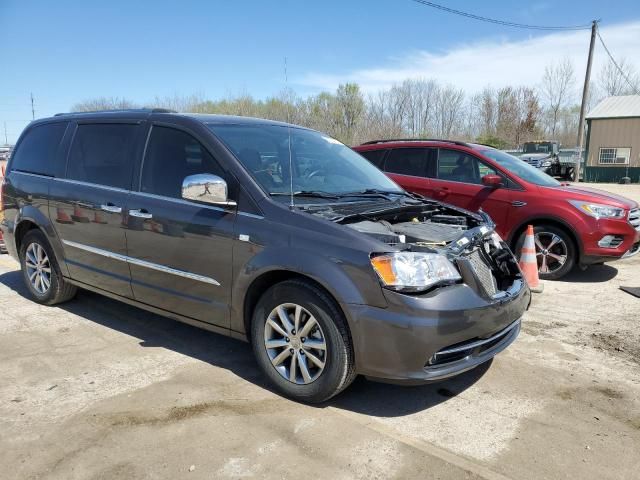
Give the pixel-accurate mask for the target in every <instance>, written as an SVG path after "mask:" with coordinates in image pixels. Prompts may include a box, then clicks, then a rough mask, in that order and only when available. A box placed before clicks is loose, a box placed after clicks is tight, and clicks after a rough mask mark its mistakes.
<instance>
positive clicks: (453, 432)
mask: <svg viewBox="0 0 640 480" xmlns="http://www.w3.org/2000/svg"><path fill="white" fill-rule="evenodd" d="M598 187H599V188H605V189H608V190H611V191H616V192H619V193H622V194H624V195H627V196H629V197H632V198H635V199H637V200H640V187H639V186H637V185H632V186H618V185H599V186H598ZM622 285H625V286H636V287H640V256H637V257H634V258H632V259H629V260H627V261H621V262H617V263H612V264H609V265H603V266H597V267H593V268H590V269H589V270H587V271H586V272H579V271H577V272H574V273H573V274H572V275H571V276H570V277H569V278H567V279H565V280H564V281H558V282H547V283H546V285H545V290H544V293H542V294H540V295H536V296H535V297H534V301H533V304H532V307H531V310H530V311H529V312H528V313H527V314H526V317H525V319H524V323H523V325H524V326H523V332H522V334H521V336H520V338H519V339H518V341H516V343H514V344H513V345H512V346H511V347H510V348H509V349H507V350H506V351H505V352H503V353H502V354H500V355H499V356H498V357H497V358H496V359H495V360H494V361H493V362H491V363H490V364H487V365H484V366H482V367H480V368H478V369H476V370H474V371H472V372H469V373H467V374H465V375H463V376H461V377H458V378H456V379H454V380H450V381H446V382H442V383H438V384H433V385H428V386H423V387H397V386H390V385H383V384H377V383H373V382H369V381H366V380H364V379H358V380H357V381H356V382H355V383H354V384H353V385H352V386H351V388H350V389H349V390H347V391H346V392H344V393H343V394H342V395H340V396H338V397H337V398H335V399H334V400H332V401H331V402H329V403H327V404H326V405H322V406H319V407H309V406H304V405H300V404H296V403H293V402H290V401H288V400H285V399H283V398H281V397H280V396H278V395H276V394H275V393H273V392H271V391H270V390H269V389H268V388H267V387H266V385H265V384H264V382H263V380H262V378H261V376H260V375H259V373H258V370H257V368H256V365H255V363H254V361H253V359H252V357H251V352H250V348H249V346H248V345H246V344H244V343H242V342H238V341H235V340H231V339H228V338H225V337H222V336H218V335H214V334H211V333H208V332H204V331H201V330H198V329H195V328H192V327H189V326H186V325H182V324H179V323H176V322H173V321H171V320H167V319H164V318H162V317H158V316H156V315H152V314H149V313H146V312H144V311H142V310H139V309H136V308H132V307H129V306H126V305H122V304H119V303H117V302H115V301H111V300H108V299H106V298H103V297H100V296H98V295H95V294H91V293H87V292H82V293H80V294H79V296H78V298H77V299H76V300H74V301H73V302H70V303H68V304H65V305H62V306H60V307H42V306H39V305H36V304H35V303H32V302H30V301H29V300H28V299H26V298H25V295H26V291H25V288H24V287H23V285H22V280H21V277H20V273H19V272H18V271H17V270H16V264H15V263H14V262H13V261H12V260H11V259H10V258H7V257H6V256H3V257H2V258H0V362H1V364H2V369H0V468H1V469H0V471H1V472H3V473H2V474H0V476H2V477H3V478H16V479H25V478H59V479H65V480H67V479H75V478H78V479H86V478H95V479H112V478H126V479H137V478H189V479H200V478H244V477H248V478H251V477H253V478H263V477H267V478H300V477H302V476H304V477H307V478H309V477H311V478H319V477H324V478H345V479H347V478H356V479H372V478H401V479H408V478H421V479H425V478H440V479H448V478H451V479H459V478H487V479H504V478H514V479H516V478H517V479H538V478H553V479H559V478H571V479H573V478H584V479H586V478H597V479H621V478H629V479H632V478H638V470H639V468H640V365H639V363H640V329H638V321H640V299H637V298H635V297H633V296H631V295H629V294H627V293H624V292H622V291H621V290H619V287H620V286H622Z"/></svg>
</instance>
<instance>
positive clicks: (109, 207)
mask: <svg viewBox="0 0 640 480" xmlns="http://www.w3.org/2000/svg"><path fill="white" fill-rule="evenodd" d="M100 210H104V211H105V212H109V213H121V212H122V208H121V207H118V206H117V205H114V204H112V203H107V204H106V205H100Z"/></svg>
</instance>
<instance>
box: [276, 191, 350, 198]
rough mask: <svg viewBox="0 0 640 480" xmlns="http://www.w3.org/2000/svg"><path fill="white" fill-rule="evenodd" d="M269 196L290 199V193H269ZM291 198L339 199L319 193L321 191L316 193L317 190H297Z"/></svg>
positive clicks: (335, 196)
mask: <svg viewBox="0 0 640 480" xmlns="http://www.w3.org/2000/svg"><path fill="white" fill-rule="evenodd" d="M270 195H271V196H283V197H290V196H291V192H271V193H270ZM293 196H294V197H312V198H332V199H338V198H340V197H338V196H337V195H334V194H332V193H329V192H321V191H318V190H298V191H296V192H293Z"/></svg>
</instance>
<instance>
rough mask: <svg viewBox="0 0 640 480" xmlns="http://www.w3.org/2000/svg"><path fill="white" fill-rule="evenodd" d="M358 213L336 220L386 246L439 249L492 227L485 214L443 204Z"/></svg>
mask: <svg viewBox="0 0 640 480" xmlns="http://www.w3.org/2000/svg"><path fill="white" fill-rule="evenodd" d="M358 216H359V217H360V218H359V219H357V218H353V217H351V218H345V219H343V220H342V221H340V222H339V223H342V224H343V225H345V226H347V227H349V228H353V229H354V230H357V231H359V232H362V233H365V234H367V235H370V236H372V237H375V238H377V239H378V240H380V241H382V242H384V243H386V244H388V245H397V246H400V247H403V246H406V247H412V248H413V249H428V250H441V249H443V248H446V247H448V246H449V245H451V244H452V243H454V242H456V241H458V240H460V239H461V238H464V236H465V233H467V232H470V231H471V230H475V229H477V228H479V227H484V228H483V234H484V233H488V232H489V231H490V230H493V225H492V224H491V223H490V219H489V218H488V217H487V218H483V217H481V216H479V215H474V214H469V213H466V212H464V211H459V210H457V209H454V208H449V207H446V206H444V205H429V204H426V205H424V204H423V205H420V206H406V207H405V208H404V209H402V210H400V211H394V210H391V211H384V212H379V213H368V212H367V213H366V214H360V215H358ZM354 220H356V221H354ZM488 222H489V223H488ZM464 243H465V244H466V243H468V242H464Z"/></svg>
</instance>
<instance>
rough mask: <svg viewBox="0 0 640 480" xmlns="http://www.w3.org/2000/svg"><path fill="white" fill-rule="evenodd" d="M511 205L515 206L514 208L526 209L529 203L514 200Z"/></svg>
mask: <svg viewBox="0 0 640 480" xmlns="http://www.w3.org/2000/svg"><path fill="white" fill-rule="evenodd" d="M511 205H513V206H514V207H526V206H527V202H523V201H521V200H514V201H513V202H511Z"/></svg>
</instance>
